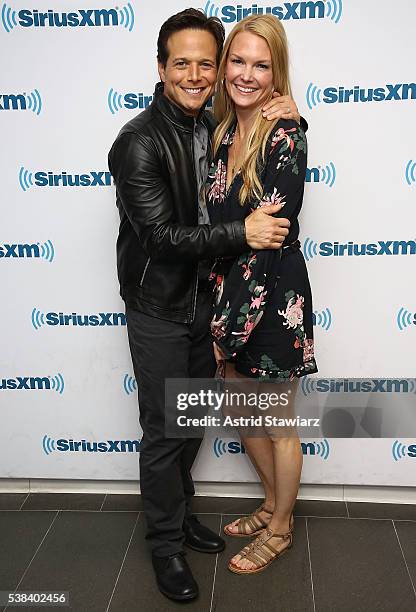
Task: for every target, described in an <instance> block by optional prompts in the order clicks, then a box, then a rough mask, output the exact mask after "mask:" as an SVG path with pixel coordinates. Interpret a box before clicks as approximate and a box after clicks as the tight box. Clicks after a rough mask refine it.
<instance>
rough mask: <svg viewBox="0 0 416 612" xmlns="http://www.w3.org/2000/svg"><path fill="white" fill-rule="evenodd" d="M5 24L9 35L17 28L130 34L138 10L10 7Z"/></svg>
mask: <svg viewBox="0 0 416 612" xmlns="http://www.w3.org/2000/svg"><path fill="white" fill-rule="evenodd" d="M1 23H2V25H3V28H4V29H5V30H6V32H11V31H12V30H13V29H14V28H17V27H19V26H20V27H22V28H85V27H93V28H97V27H119V26H121V27H123V28H125V29H126V30H128V31H129V32H131V31H132V30H133V27H134V10H133V7H132V5H131V4H130V2H128V3H127V4H126V5H125V6H123V7H122V8H118V7H115V8H111V9H99V8H96V9H77V10H76V11H71V12H66V11H65V12H64V11H59V12H57V11H53V10H52V9H49V10H47V11H39V10H37V9H33V10H31V9H21V10H20V11H15V10H14V9H12V8H11V7H10V6H8V5H7V4H6V3H3V6H2V9H1Z"/></svg>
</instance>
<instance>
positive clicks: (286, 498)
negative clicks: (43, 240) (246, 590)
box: [232, 383, 303, 569]
mask: <svg viewBox="0 0 416 612" xmlns="http://www.w3.org/2000/svg"><path fill="white" fill-rule="evenodd" d="M292 384H293V383H292ZM292 389H293V391H295V387H292ZM279 392H280V391H279ZM291 396H292V398H293V399H292V400H291V405H290V406H289V407H288V408H289V409H288V411H286V412H285V416H286V414H287V415H288V416H289V417H290V416H292V417H293V413H294V398H295V392H292V395H291ZM288 432H290V436H288V437H280V435H276V434H274V435H273V432H272V431H270V432H269V434H270V441H271V444H272V454H273V474H274V491H275V500H276V503H275V510H274V512H273V515H272V517H271V519H270V522H269V524H268V529H269V530H271V531H272V532H273V533H279V534H285V533H287V532H288V531H289V522H290V516H291V514H292V511H293V507H294V505H295V502H296V497H297V493H298V490H299V484H300V476H301V472H302V463H303V454H302V450H301V446H300V441H299V437H298V435H297V432H296V430H295V429H291V430H288ZM284 433H285V432H284V431H282V432H279V434H283V436H284ZM269 543H270V545H271V546H273V547H274V548H275V549H276V550H281V549H283V548H285V547H286V546H287V542H285V541H284V540H282V539H281V538H271V540H269ZM232 562H233V563H234V564H235V565H237V566H238V567H241V568H242V569H254V568H255V567H256V566H255V564H254V563H252V562H251V561H249V560H247V559H246V558H244V557H241V555H236V556H235V557H233V559H232Z"/></svg>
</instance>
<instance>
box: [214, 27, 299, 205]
mask: <svg viewBox="0 0 416 612" xmlns="http://www.w3.org/2000/svg"><path fill="white" fill-rule="evenodd" d="M240 32H251V33H252V34H256V35H257V36H261V37H262V38H264V40H265V41H266V43H267V44H268V46H269V49H270V55H271V64H272V71H273V89H274V91H278V92H279V93H280V94H281V95H292V93H291V88H290V82H289V52H288V45H287V38H286V33H285V30H284V28H283V26H282V24H281V23H280V21H279V20H278V19H277V18H276V17H274V16H272V15H249V16H248V17H246V18H245V19H243V20H242V21H240V22H239V23H237V25H235V26H234V28H233V29H232V30H231V32H230V34H229V35H228V37H227V40H226V41H225V45H224V52H223V55H222V59H221V62H220V65H219V68H218V79H217V92H216V94H215V99H214V115H215V118H216V119H217V121H218V123H219V125H218V127H217V129H216V130H215V134H214V155H215V154H216V153H217V151H218V149H219V147H220V145H221V142H222V140H223V138H224V136H225V134H226V133H227V131H228V130H229V129H230V127H231V126H232V125H233V123H234V122H235V121H236V114H235V108H234V103H233V101H232V100H231V98H230V96H229V94H228V92H227V89H226V87H225V82H224V79H225V67H226V65H227V60H228V54H229V51H230V47H231V43H232V42H233V40H234V38H235V37H236V35H237V34H239V33H240ZM271 97H272V93H271V94H270V98H269V99H271ZM273 127H274V122H273V121H268V120H267V119H264V118H263V116H262V114H261V109H260V108H259V112H258V114H257V116H256V118H255V120H254V121H253V125H252V126H251V128H250V130H249V132H248V135H247V138H246V139H245V152H244V155H243V157H242V163H241V175H242V179H243V185H242V187H241V189H240V193H239V198H240V203H241V204H242V205H243V204H244V203H245V202H246V200H247V199H248V198H250V199H251V198H261V197H262V195H263V194H262V192H263V189H262V185H261V182H260V179H259V176H258V172H259V167H258V156H259V151H261V160H260V161H261V163H264V154H265V149H266V141H267V138H268V136H269V135H270V132H271V131H272V130H273Z"/></svg>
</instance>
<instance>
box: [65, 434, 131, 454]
mask: <svg viewBox="0 0 416 612" xmlns="http://www.w3.org/2000/svg"><path fill="white" fill-rule="evenodd" d="M56 449H57V450H58V451H62V452H84V453H85V452H87V453H138V452H140V440H106V441H102V442H89V441H87V440H72V439H69V440H67V439H65V438H60V439H59V440H57V441H56Z"/></svg>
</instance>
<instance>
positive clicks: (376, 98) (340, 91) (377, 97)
mask: <svg viewBox="0 0 416 612" xmlns="http://www.w3.org/2000/svg"><path fill="white" fill-rule="evenodd" d="M409 99H411V100H415V99H416V83H396V84H395V85H392V84H387V85H386V86H385V87H376V88H373V87H360V86H359V85H355V86H354V87H352V88H351V89H346V88H345V87H326V88H325V89H323V90H322V89H321V88H320V87H318V86H317V85H314V83H309V85H308V88H307V90H306V103H307V105H308V107H309V109H310V110H312V109H313V108H314V107H315V106H317V105H318V104H322V103H324V104H347V103H348V102H390V101H392V100H409Z"/></svg>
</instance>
